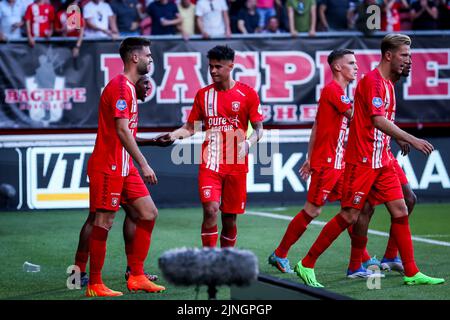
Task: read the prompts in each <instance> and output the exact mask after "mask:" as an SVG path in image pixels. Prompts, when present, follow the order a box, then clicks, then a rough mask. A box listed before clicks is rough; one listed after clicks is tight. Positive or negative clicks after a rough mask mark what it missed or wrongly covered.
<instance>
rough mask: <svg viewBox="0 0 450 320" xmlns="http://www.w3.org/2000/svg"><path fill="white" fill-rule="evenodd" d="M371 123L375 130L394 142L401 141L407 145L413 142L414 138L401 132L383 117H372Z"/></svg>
mask: <svg viewBox="0 0 450 320" xmlns="http://www.w3.org/2000/svg"><path fill="white" fill-rule="evenodd" d="M372 123H373V124H374V126H375V128H377V129H378V130H380V131H382V132H383V133H385V134H387V135H388V136H391V137H392V138H394V139H396V140H403V141H406V142H408V143H412V142H413V139H414V136H412V135H410V134H409V133H407V132H406V131H403V130H402V129H400V128H399V127H397V126H396V125H395V124H394V123H392V122H390V121H389V120H387V119H386V118H385V117H383V116H375V117H372Z"/></svg>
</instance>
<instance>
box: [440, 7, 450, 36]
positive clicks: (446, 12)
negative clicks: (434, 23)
mask: <svg viewBox="0 0 450 320" xmlns="http://www.w3.org/2000/svg"><path fill="white" fill-rule="evenodd" d="M438 11H439V21H438V24H439V29H442V30H448V29H450V0H439V3H438Z"/></svg>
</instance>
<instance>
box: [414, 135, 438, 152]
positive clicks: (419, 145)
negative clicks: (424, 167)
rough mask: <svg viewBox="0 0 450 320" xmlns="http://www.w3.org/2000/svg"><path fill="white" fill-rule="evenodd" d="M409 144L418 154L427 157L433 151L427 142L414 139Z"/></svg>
mask: <svg viewBox="0 0 450 320" xmlns="http://www.w3.org/2000/svg"><path fill="white" fill-rule="evenodd" d="M411 144H412V146H413V147H414V148H415V149H417V150H419V151H420V152H422V153H424V154H426V155H429V154H430V153H431V152H433V150H434V147H433V145H432V144H431V143H429V142H428V141H427V140H423V139H419V138H414V140H413V141H412V143H411Z"/></svg>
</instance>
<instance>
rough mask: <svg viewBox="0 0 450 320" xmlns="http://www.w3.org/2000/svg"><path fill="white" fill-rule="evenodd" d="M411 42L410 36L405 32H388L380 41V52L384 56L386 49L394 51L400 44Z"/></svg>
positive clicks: (409, 43)
mask: <svg viewBox="0 0 450 320" xmlns="http://www.w3.org/2000/svg"><path fill="white" fill-rule="evenodd" d="M411 43H412V41H411V38H410V37H408V36H407V35H406V34H401V33H389V34H387V35H386V36H385V37H384V38H383V40H382V41H381V54H382V55H383V56H384V54H385V53H386V52H387V51H396V50H397V49H399V48H400V47H401V46H402V45H407V46H410V45H411Z"/></svg>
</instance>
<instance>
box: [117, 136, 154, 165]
mask: <svg viewBox="0 0 450 320" xmlns="http://www.w3.org/2000/svg"><path fill="white" fill-rule="evenodd" d="M117 135H118V136H119V139H120V142H122V145H123V146H124V148H125V150H127V152H128V153H129V154H130V156H131V157H132V158H133V160H134V161H136V162H137V163H138V164H139V166H140V167H141V168H142V167H144V166H145V165H148V163H147V159H145V157H144V155H143V154H142V152H141V151H140V150H139V147H138V145H137V143H136V140H135V139H134V137H133V135H132V134H131V131H130V130H129V129H128V128H127V129H118V131H117Z"/></svg>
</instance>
